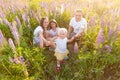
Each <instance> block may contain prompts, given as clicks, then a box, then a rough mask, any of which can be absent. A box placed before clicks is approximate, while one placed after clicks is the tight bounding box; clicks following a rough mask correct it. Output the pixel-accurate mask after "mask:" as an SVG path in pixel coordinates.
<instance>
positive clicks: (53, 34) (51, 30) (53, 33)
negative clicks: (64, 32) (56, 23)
mask: <svg viewBox="0 0 120 80" xmlns="http://www.w3.org/2000/svg"><path fill="white" fill-rule="evenodd" d="M58 30H59V28H58V27H57V28H56V31H53V29H50V30H49V33H50V35H51V36H52V37H54V36H56V35H57V32H58Z"/></svg>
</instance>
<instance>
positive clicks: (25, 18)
mask: <svg viewBox="0 0 120 80" xmlns="http://www.w3.org/2000/svg"><path fill="white" fill-rule="evenodd" d="M22 19H23V21H24V22H26V21H27V19H28V16H27V14H22Z"/></svg>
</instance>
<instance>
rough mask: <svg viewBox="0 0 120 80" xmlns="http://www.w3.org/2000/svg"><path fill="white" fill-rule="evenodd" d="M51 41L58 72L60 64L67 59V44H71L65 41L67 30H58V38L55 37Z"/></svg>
mask: <svg viewBox="0 0 120 80" xmlns="http://www.w3.org/2000/svg"><path fill="white" fill-rule="evenodd" d="M53 40H55V54H54V56H55V57H56V59H57V67H56V69H57V71H60V69H61V68H60V62H61V61H63V60H64V59H65V58H68V56H67V55H68V54H69V51H68V50H67V42H72V40H73V38H72V39H71V40H68V39H67V30H66V29H65V28H60V29H59V30H58V36H56V37H55V38H54V39H53Z"/></svg>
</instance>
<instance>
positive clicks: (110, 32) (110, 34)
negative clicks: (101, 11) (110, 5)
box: [108, 27, 113, 40]
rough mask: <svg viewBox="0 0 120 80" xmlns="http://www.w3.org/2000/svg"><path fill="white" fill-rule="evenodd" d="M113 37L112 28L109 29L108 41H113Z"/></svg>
mask: <svg viewBox="0 0 120 80" xmlns="http://www.w3.org/2000/svg"><path fill="white" fill-rule="evenodd" d="M112 35H113V28H112V27H110V28H109V32H108V40H110V39H111V37H112Z"/></svg>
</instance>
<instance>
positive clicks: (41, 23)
mask: <svg viewBox="0 0 120 80" xmlns="http://www.w3.org/2000/svg"><path fill="white" fill-rule="evenodd" d="M46 19H48V18H47V17H43V18H42V19H41V20H40V26H41V27H42V28H44V27H43V23H44V21H45V20H46Z"/></svg>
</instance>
